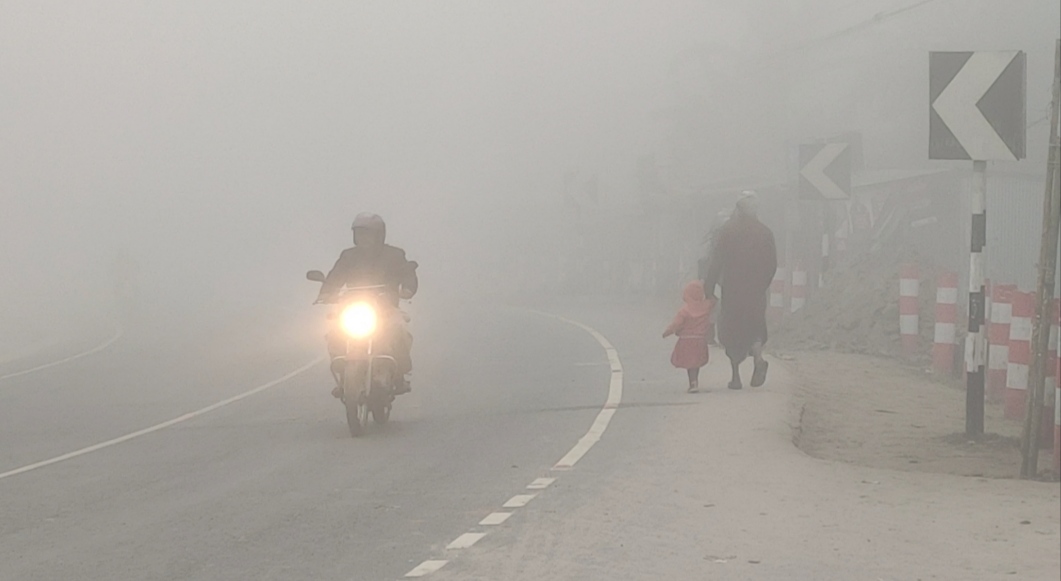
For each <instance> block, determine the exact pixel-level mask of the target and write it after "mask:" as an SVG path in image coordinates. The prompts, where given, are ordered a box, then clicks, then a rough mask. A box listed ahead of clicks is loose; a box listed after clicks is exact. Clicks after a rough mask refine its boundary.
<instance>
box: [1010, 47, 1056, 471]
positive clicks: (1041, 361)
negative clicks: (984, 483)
mask: <svg viewBox="0 0 1061 581" xmlns="http://www.w3.org/2000/svg"><path fill="white" fill-rule="evenodd" d="M1059 102H1061V40H1058V41H1057V46H1056V47H1055V49H1054V82H1053V99H1052V100H1051V102H1050V151H1049V153H1048V154H1047V162H1046V191H1045V193H1044V194H1043V234H1042V241H1041V242H1040V246H1039V280H1038V284H1037V285H1036V305H1035V321H1034V327H1032V368H1031V374H1030V377H1029V378H1028V381H1029V383H1030V385H1028V389H1027V392H1028V400H1027V402H1026V407H1025V414H1024V431H1023V433H1022V434H1021V456H1022V458H1021V467H1020V476H1021V478H1025V479H1027V478H1035V477H1036V476H1037V475H1038V472H1039V466H1038V465H1039V435H1040V430H1041V428H1042V418H1043V396H1044V393H1043V392H1044V390H1045V383H1046V381H1045V376H1046V373H1045V372H1046V365H1047V361H1046V353H1047V350H1048V349H1049V347H1048V345H1049V340H1050V324H1051V321H1053V320H1054V318H1053V313H1052V311H1053V306H1054V277H1055V276H1056V273H1057V244H1058V227H1059V222H1061V194H1059V192H1061V176H1059V175H1058V173H1059V164H1061V138H1059V137H1058V133H1059V128H1058V106H1059Z"/></svg>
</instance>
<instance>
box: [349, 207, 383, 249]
mask: <svg viewBox="0 0 1061 581" xmlns="http://www.w3.org/2000/svg"><path fill="white" fill-rule="evenodd" d="M350 230H352V231H353V232H354V244H357V232H358V230H368V231H371V232H375V233H377V235H378V238H377V239H378V240H379V242H380V244H382V243H383V242H384V241H385V240H386V239H387V224H386V222H384V221H383V218H381V217H380V216H379V215H378V214H372V213H370V212H362V213H361V214H358V215H357V217H356V218H354V223H353V225H351V226H350Z"/></svg>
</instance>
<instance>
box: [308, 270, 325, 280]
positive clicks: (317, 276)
mask: <svg viewBox="0 0 1061 581" xmlns="http://www.w3.org/2000/svg"><path fill="white" fill-rule="evenodd" d="M324 278H325V277H324V273H323V272H321V271H319V270H311V271H309V272H307V273H306V280H312V281H313V282H324Z"/></svg>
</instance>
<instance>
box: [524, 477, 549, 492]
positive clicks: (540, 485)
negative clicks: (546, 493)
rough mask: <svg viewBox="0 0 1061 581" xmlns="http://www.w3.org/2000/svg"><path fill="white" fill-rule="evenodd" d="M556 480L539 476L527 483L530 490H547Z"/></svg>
mask: <svg viewBox="0 0 1061 581" xmlns="http://www.w3.org/2000/svg"><path fill="white" fill-rule="evenodd" d="M553 482H556V479H555V478H538V479H536V480H535V481H534V482H531V483H530V484H528V485H527V489H528V490H545V489H546V488H549V485H550V484H552V483H553Z"/></svg>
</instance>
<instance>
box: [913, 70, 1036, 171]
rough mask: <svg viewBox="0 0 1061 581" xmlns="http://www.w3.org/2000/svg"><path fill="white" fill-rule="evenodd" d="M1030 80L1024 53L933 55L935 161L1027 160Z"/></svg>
mask: <svg viewBox="0 0 1061 581" xmlns="http://www.w3.org/2000/svg"><path fill="white" fill-rule="evenodd" d="M1026 77H1027V57H1026V55H1025V54H1024V52H1023V51H997V52H932V53H929V137H928V157H929V159H966V160H975V161H1017V160H1019V159H1023V158H1024V155H1025V146H1026V136H1025V133H1026V125H1027V112H1026V95H1025V92H1026V91H1025V82H1026Z"/></svg>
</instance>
